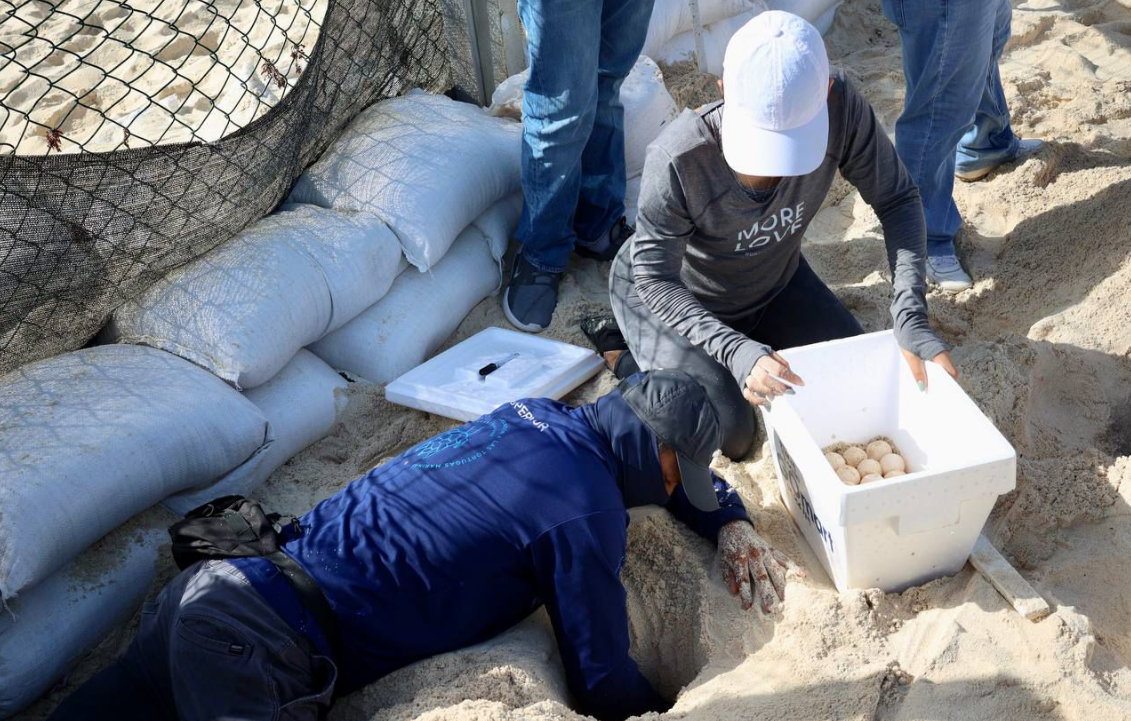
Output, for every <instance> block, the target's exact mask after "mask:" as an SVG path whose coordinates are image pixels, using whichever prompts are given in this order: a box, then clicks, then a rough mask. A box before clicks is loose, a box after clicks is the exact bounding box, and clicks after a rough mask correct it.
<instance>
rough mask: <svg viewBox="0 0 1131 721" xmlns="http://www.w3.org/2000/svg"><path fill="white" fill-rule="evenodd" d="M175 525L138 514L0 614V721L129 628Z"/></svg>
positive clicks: (153, 513)
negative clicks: (117, 631)
mask: <svg viewBox="0 0 1131 721" xmlns="http://www.w3.org/2000/svg"><path fill="white" fill-rule="evenodd" d="M175 520H176V519H175V517H173V515H172V514H170V513H169V512H167V511H163V510H161V509H158V508H155V509H150V510H148V511H146V512H144V513H142V514H141V515H139V516H137V517H136V518H134V519H131V520H130V521H129V522H128V523H126V524H125V525H123V526H121V527H119V528H118V529H115V530H114V531H113V532H111V533H110V534H109V535H107V536H106V537H105V538H103V539H101V540H100V541H99V542H98V543H97V544H95V545H94V546H92V547H91V548H89V549H87V550H86V551H84V552H83V553H82V554H81V555H80V556H79V557H78V558H76V559H75V560H74V561H72V562H71V563H68V564H67V565H66V566H64V567H63V568H62V569H61V570H59V571H57V572H56V573H54V574H52V575H51V576H49V577H48V578H46V579H45V580H43V581H42V582H40V583H39V584H37V585H35V586H34V587H32V588H30V589H28V590H27V591H26V592H24V593H22V594H20V597H19V598H17V599H15V600H12V601H11V602H9V603H8V609H7V612H5V611H0V719H2V718H8V717H9V716H11V715H12V714H15V713H16V712H18V711H20V710H21V709H23V708H24V707H25V706H27V705H28V704H30V703H31V702H33V701H35V700H36V699H37V698H39V697H40V696H41V695H42V694H43V693H44V692H45V691H47V690H48V689H50V688H51V687H52V686H53V685H54V684H55V683H56V682H57V681H58V680H59V679H60V678H62V677H63V675H64V674H66V673H67V672H68V671H69V670H70V669H71V668H72V667H73V666H75V665H76V664H77V663H78V662H79V661H80V660H81V659H82V657H83V655H84V654H85V653H86V652H87V651H89V650H90V649H92V648H93V647H94V646H95V645H97V644H98V643H99V642H100V641H101V640H102V639H103V638H104V637H105V636H107V635H108V634H109V633H110V632H111V631H113V630H114V629H117V628H120V627H121V626H122V625H123V624H125V623H126V621H128V620H129V618H130V616H131V615H132V614H133V613H134V612H135V611H136V610H137V608H138V606H139V605H140V604H141V602H142V599H144V598H145V594H146V591H147V590H148V588H149V586H150V584H151V583H152V582H153V577H154V575H155V573H156V570H157V566H158V556H159V554H160V553H161V549H162V547H163V546H164V545H165V544H167V543H168V542H169V534H168V532H167V529H168V527H169V524H171V523H173V522H174V521H175ZM123 703H128V699H123Z"/></svg>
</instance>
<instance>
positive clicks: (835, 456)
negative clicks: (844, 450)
mask: <svg viewBox="0 0 1131 721" xmlns="http://www.w3.org/2000/svg"><path fill="white" fill-rule="evenodd" d="M825 460H826V461H828V462H829V465H830V466H832V467H833V470H834V471H835V470H838V469H840V468H843V467H844V456H842V455H840V454H839V453H826V454H825Z"/></svg>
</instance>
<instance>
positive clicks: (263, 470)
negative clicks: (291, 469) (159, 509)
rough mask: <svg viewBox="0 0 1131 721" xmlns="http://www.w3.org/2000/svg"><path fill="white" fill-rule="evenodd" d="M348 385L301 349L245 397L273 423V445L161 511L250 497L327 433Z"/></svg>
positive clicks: (167, 502)
mask: <svg viewBox="0 0 1131 721" xmlns="http://www.w3.org/2000/svg"><path fill="white" fill-rule="evenodd" d="M347 385H348V384H347V383H346V380H345V379H344V378H342V377H341V376H340V375H338V374H337V373H335V372H334V370H333V369H332V368H330V366H328V365H326V364H325V363H323V362H322V361H321V360H319V359H318V358H317V357H315V356H314V354H313V353H311V352H310V351H307V350H300V351H299V352H298V353H297V354H295V357H294V358H292V359H291V361H290V362H289V363H287V365H285V366H284V367H283V370H281V371H279V373H278V374H277V375H276V376H275V377H274V378H272V379H271V380H269V381H267V382H266V383H264V384H263V385H261V386H256V387H255V388H252V389H251V390H249V391H245V392H244V394H243V395H244V398H247V399H248V400H249V401H251V402H252V403H254V404H255V407H256V408H258V409H259V410H260V411H262V412H263V415H264V416H265V417H266V418H267V421H268V422H269V423H270V424H271V430H272V432H273V435H274V438H275V440H274V443H272V444H271V446H270V447H269V448H267V449H266V450H265V451H264V452H263V453H261V454H259V456H257V457H256V458H255V460H254V462H251V463H245V464H243V465H242V466H240V467H239V468H236V469H235V470H233V471H232V472H231V473H228V474H227V475H225V476H224V477H223V478H221V479H220V480H218V481H216V482H215V483H209V484H206V485H204V486H202V487H200V488H193V489H190V490H188V491H184V492H182V493H178V494H176V495H173V496H170V497H169V498H166V499H165V501H164V506H165V507H166V508H168V509H169V510H171V511H173V512H175V513H177V514H179V515H182V516H183V515H185V514H186V513H188V512H189V511H191V510H192V509H194V508H196V507H197V506H200V505H202V504H205V503H207V502H208V501H211V500H212V499H214V498H219V497H220V496H227V495H233V494H234V495H240V496H250V495H252V494H253V493H254V491H255V489H257V488H258V487H259V486H260V485H262V483H263V482H264V481H266V480H267V479H268V478H269V477H270V476H271V474H272V473H274V472H275V471H276V470H277V469H278V468H279V467H280V466H282V465H283V464H284V463H286V462H287V461H289V460H290V459H291V458H293V457H294V456H297V455H298V454H299V453H301V452H302V451H303V449H305V448H306V447H307V446H309V445H311V444H313V443H315V442H317V441H319V440H321V439H322V438H324V437H325V436H326V435H327V434H329V433H330V431H331V430H332V429H333V427H334V423H335V421H337V419H338V417H339V416H340V415H341V413H342V411H344V410H345V408H346V395H345V392H344V391H345V389H346V386H347Z"/></svg>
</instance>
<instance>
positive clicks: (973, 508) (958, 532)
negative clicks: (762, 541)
mask: <svg viewBox="0 0 1131 721" xmlns="http://www.w3.org/2000/svg"><path fill="white" fill-rule="evenodd" d="M781 354H782V356H784V357H785V359H786V360H788V361H789V363H790V366H791V368H792V369H793V371H794V372H795V373H797V374H798V375H800V376H801V378H802V379H804V381H805V385H804V386H801V387H798V388H797V393H796V395H793V396H783V397H780V398H777V399H775V400H774V403H773V408H772V410H770V411H765V410H763V414H762V415H763V418H765V419H766V421H767V422H766V426H767V430H768V435H769V441H770V447H771V448H772V449H773V455H774V465H775V466H776V468H777V472H778V482H779V487H780V489H781V495H782V498H783V499H784V501H785V504H786V507H787V508H788V509H789V512H790V514H791V515H792V516H793V518H794V520H795V521H796V523H797V525H798V527H799V528H800V529H801V531H802V532H803V533H804V535H805V538H806V540H807V541H808V542H809V545H810V546H811V547H812V548H813V551H814V553H815V554H816V555H817V557H818V558H820V559H821V563H822V564H823V565H824V567H825V570H826V571H828V573H829V576H831V577H832V579H833V582H834V583H836V586H837V588H838V589H840V590H845V589H850V588H880V589H882V590H884V591H901V590H903V589H905V588H907V587H909V586H913V585H917V584H921V583H925V582H927V581H930V580H932V579H935V578H938V577H940V576H946V575H950V574H953V573H956V572H958V570H959V569H961V568H962V566H963V564H965V563H966V559H967V557H969V555H970V550H971V549H972V548H973V547H974V542H975V541H976V540H977V538H978V534H979V533H980V532H981V530H982V526H983V524H984V523H985V521H986V518H987V517H988V516H989V513H990V511H991V510H992V509H993V506H994V502H995V501H996V500H997V497H998V496H999V495H1001V494H1003V493H1008V492H1009V491H1011V490H1013V488H1014V485H1015V483H1016V475H1017V460H1016V454H1015V452H1014V450H1013V448H1012V446H1010V445H1009V442H1008V441H1007V440H1006V439H1005V438H1004V437H1003V436H1002V435H1001V433H999V432H998V430H997V429H996V428H994V426H993V424H992V423H991V422H990V420H989V419H988V418H986V416H985V415H984V414H983V413H982V412H981V411H980V410H979V409H978V407H977V406H976V405H974V402H973V401H971V400H970V398H969V397H968V396H967V395H966V393H965V392H964V391H963V390H962V387H961V386H959V385H958V383H957V382H955V381H954V380H953V379H952V378H951V377H950V376H949V375H947V374H946V372H945V371H943V370H942V368H940V367H939V366H937V365H935V364H934V363H927V364H926V365H927V381H928V389H927V391H926V392H922V391H920V390H919V389H918V387H917V386H916V383H915V379H914V378H913V377H912V376H911V371H910V369H909V368H908V367H907V363H906V361H905V360H904V359H903V357H902V355H901V354H900V351H899V347H898V346H897V345H896V342H895V337H894V336H893V335H892V332H891V331H882V332H879V333H870V334H867V335H862V336H856V337H854V338H847V339H844V340H837V341H830V342H828V343H817V344H815V345H810V346H805V347H801V348H791V349H788V350H783V351H781ZM880 435H883V436H887V437H889V438H891V439H892V440H893V441H894V442H895V445H896V447H897V448H898V449H899V451H900V453H902V454H903V456H904V458H905V459H906V460H907V464H908V468H909V469H910V470H909V472H908V474H907V475H905V476H900V477H897V478H890V479H886V480H882V481H873V482H871V483H867V484H862V485H859V486H848V485H845V484H844V483H843V482H841V480H840V479H839V478H837V476H836V474H835V473H834V472H833V470H832V468H831V467H830V466H829V463H828V461H826V460H825V457H824V453H823V451H822V449H823V448H826V447H828V446H829V445H832V444H834V443H839V442H845V443H862V442H865V441H868V440H870V439H872V438H874V437H875V436H880Z"/></svg>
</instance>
